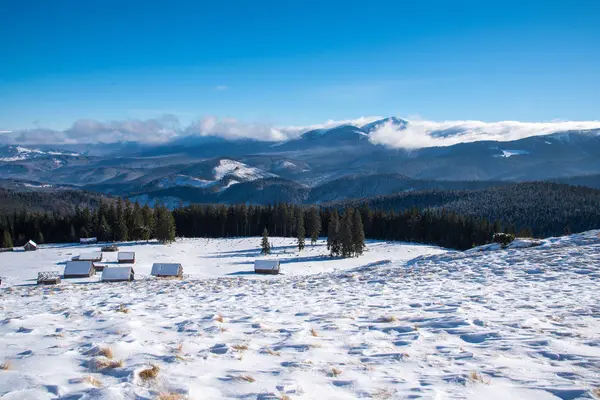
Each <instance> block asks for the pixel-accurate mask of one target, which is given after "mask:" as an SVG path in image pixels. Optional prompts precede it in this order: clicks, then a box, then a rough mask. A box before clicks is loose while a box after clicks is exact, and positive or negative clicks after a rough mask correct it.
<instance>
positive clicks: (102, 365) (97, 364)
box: [92, 358, 125, 370]
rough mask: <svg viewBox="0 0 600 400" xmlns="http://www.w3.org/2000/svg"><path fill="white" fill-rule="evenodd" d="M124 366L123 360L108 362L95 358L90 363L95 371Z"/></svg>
mask: <svg viewBox="0 0 600 400" xmlns="http://www.w3.org/2000/svg"><path fill="white" fill-rule="evenodd" d="M124 365H125V363H124V362H123V360H109V359H108V358H97V359H95V360H94V361H93V362H92V366H93V367H94V369H95V370H101V369H114V368H122V367H123V366H124Z"/></svg>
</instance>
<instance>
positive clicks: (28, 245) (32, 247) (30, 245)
mask: <svg viewBox="0 0 600 400" xmlns="http://www.w3.org/2000/svg"><path fill="white" fill-rule="evenodd" d="M23 249H24V250H25V251H35V250H37V244H36V243H35V242H34V241H33V240H30V241H29V242H27V243H25V246H23Z"/></svg>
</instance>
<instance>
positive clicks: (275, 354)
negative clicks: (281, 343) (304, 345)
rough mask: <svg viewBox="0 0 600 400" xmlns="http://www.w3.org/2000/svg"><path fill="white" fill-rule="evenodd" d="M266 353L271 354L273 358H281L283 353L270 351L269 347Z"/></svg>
mask: <svg viewBox="0 0 600 400" xmlns="http://www.w3.org/2000/svg"><path fill="white" fill-rule="evenodd" d="M265 351H266V352H267V353H269V354H270V355H272V356H277V357H279V356H280V355H281V353H280V352H278V351H274V350H271V349H270V348H268V347H267V348H265Z"/></svg>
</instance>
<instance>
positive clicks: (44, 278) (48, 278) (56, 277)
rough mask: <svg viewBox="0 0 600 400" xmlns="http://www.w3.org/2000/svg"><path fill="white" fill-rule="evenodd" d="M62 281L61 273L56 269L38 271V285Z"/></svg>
mask: <svg viewBox="0 0 600 400" xmlns="http://www.w3.org/2000/svg"><path fill="white" fill-rule="evenodd" d="M59 283H60V274H59V273H58V272H56V271H46V272H38V278H37V284H38V285H56V284H59Z"/></svg>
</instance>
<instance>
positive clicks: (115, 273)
mask: <svg viewBox="0 0 600 400" xmlns="http://www.w3.org/2000/svg"><path fill="white" fill-rule="evenodd" d="M134 278H135V272H134V271H133V267H109V268H104V271H102V281H103V282H129V281H132V280H133V279H134Z"/></svg>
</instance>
